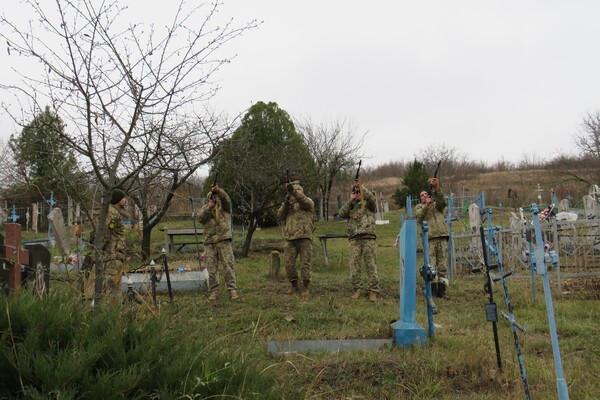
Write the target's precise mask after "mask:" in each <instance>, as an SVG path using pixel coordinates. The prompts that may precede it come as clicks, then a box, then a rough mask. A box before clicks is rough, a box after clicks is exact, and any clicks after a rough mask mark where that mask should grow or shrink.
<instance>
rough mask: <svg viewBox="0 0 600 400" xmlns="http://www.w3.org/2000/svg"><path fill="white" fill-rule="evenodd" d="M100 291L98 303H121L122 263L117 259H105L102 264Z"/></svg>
mask: <svg viewBox="0 0 600 400" xmlns="http://www.w3.org/2000/svg"><path fill="white" fill-rule="evenodd" d="M103 267H104V274H103V277H102V292H101V293H100V296H99V297H98V301H99V303H105V304H122V303H123V288H122V287H121V271H122V270H123V263H122V262H121V261H118V260H106V261H104V264H103Z"/></svg>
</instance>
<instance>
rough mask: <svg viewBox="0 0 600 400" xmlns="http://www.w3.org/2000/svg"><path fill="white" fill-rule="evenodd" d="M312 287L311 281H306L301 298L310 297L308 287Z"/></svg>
mask: <svg viewBox="0 0 600 400" xmlns="http://www.w3.org/2000/svg"><path fill="white" fill-rule="evenodd" d="M309 286H310V281H304V288H303V289H302V293H300V296H302V297H308V294H309V293H308V287H309Z"/></svg>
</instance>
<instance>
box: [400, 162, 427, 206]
mask: <svg viewBox="0 0 600 400" xmlns="http://www.w3.org/2000/svg"><path fill="white" fill-rule="evenodd" d="M428 180H429V175H428V174H427V171H426V170H425V164H423V163H422V162H419V161H417V160H414V161H413V162H412V164H411V165H409V166H408V168H407V169H406V171H405V172H404V175H403V176H402V184H403V187H402V188H397V189H396V191H395V192H394V194H393V195H392V198H393V199H394V203H395V204H397V205H398V206H399V207H405V206H406V197H407V196H412V197H413V198H419V193H420V192H421V191H423V190H427V188H428V183H427V181H428Z"/></svg>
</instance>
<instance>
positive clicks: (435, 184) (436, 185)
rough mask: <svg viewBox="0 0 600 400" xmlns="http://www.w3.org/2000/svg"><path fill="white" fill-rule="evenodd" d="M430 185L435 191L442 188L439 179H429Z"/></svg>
mask: <svg viewBox="0 0 600 400" xmlns="http://www.w3.org/2000/svg"><path fill="white" fill-rule="evenodd" d="M429 184H430V185H431V187H432V188H433V189H435V190H438V189H439V188H440V182H439V181H438V179H437V178H429Z"/></svg>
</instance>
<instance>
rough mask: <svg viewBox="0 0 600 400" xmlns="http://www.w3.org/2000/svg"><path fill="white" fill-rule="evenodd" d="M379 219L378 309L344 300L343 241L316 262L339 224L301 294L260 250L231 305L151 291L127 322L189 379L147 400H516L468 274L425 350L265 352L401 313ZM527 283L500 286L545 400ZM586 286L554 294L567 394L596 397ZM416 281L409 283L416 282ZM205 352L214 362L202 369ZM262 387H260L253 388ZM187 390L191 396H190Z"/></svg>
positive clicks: (373, 335) (512, 359)
mask: <svg viewBox="0 0 600 400" xmlns="http://www.w3.org/2000/svg"><path fill="white" fill-rule="evenodd" d="M385 218H386V219H387V220H389V221H390V223H389V224H387V225H380V226H378V228H377V234H378V238H377V243H378V247H377V251H378V269H379V276H380V280H381V286H382V298H381V299H380V300H379V301H378V302H376V303H371V302H369V301H367V299H359V300H354V299H351V298H350V296H351V295H352V288H351V285H350V279H349V273H348V265H347V264H348V251H347V246H348V244H347V240H345V239H333V240H329V242H328V250H329V251H328V252H329V265H325V263H324V259H323V255H322V251H321V246H320V244H319V241H318V240H317V239H316V237H317V236H318V235H322V234H326V233H345V232H346V222H344V221H330V222H320V223H318V224H317V230H316V232H315V243H314V257H313V282H312V286H311V296H310V297H309V298H308V299H301V298H300V297H299V296H297V295H286V294H284V292H285V290H286V289H287V287H288V283H287V282H286V280H285V279H284V277H283V275H284V274H285V273H284V269H283V267H282V269H281V275H282V276H280V278H278V279H277V278H274V277H272V276H270V272H271V265H270V260H271V254H270V250H265V251H253V252H252V253H251V255H250V257H248V258H243V259H237V260H236V271H237V279H238V286H239V289H240V295H241V298H240V299H239V300H236V301H232V300H230V299H229V298H228V297H227V295H226V293H222V296H221V297H220V298H219V300H218V301H217V302H216V303H215V304H209V303H207V301H206V293H205V292H203V291H196V292H180V293H177V292H176V293H175V295H174V299H173V301H172V302H170V301H169V298H168V297H167V296H166V295H165V294H161V295H159V301H160V308H159V310H158V311H153V312H148V310H149V309H148V308H147V307H146V306H144V305H140V306H137V307H139V310H138V311H137V314H136V315H137V316H136V317H135V318H134V320H135V321H137V323H142V322H143V321H148V320H149V319H150V320H152V319H158V320H160V321H162V322H164V323H165V328H164V329H163V330H161V331H160V332H156V333H155V335H159V336H162V337H164V338H165V340H167V341H168V342H170V343H172V344H173V345H175V342H176V343H177V344H178V345H179V346H183V348H184V351H185V350H186V349H187V353H188V354H185V356H184V355H181V354H179V353H175V352H173V353H172V354H162V355H161V356H160V357H159V358H158V359H156V365H157V366H156V368H163V367H162V366H161V365H162V364H161V363H162V362H164V363H166V365H167V366H168V365H172V366H173V368H175V364H178V363H179V364H183V365H182V366H181V368H182V370H184V371H188V372H187V373H185V374H184V375H185V376H178V377H177V378H176V379H178V380H179V381H180V382H183V383H182V384H183V386H184V387H185V388H186V390H185V391H183V390H179V391H176V392H174V393H177V395H175V394H173V395H172V397H169V396H165V395H164V394H163V395H162V396H159V395H156V396H154V397H150V398H195V399H200V398H234V399H266V398H270V399H271V398H279V399H340V400H342V399H344V400H347V399H355V400H358V399H521V398H525V393H524V389H523V384H522V380H521V375H520V373H519V362H518V359H517V356H516V352H515V344H514V340H513V335H512V331H511V329H510V326H509V325H508V322H507V321H506V320H504V319H501V320H500V321H499V322H498V329H499V341H500V349H501V359H502V364H503V370H502V371H501V370H499V369H498V366H497V363H496V353H495V348H494V340H493V333H492V325H491V323H489V322H486V316H485V310H484V304H485V303H486V302H487V296H486V295H485V294H484V292H483V276H482V275H468V276H466V277H464V278H461V279H455V280H453V281H452V282H451V287H450V291H449V294H450V299H448V300H439V301H438V305H439V308H440V313H439V314H438V315H436V316H435V323H436V330H435V338H434V339H433V340H429V341H428V342H427V343H426V344H425V345H422V346H415V347H410V348H399V347H395V346H392V347H391V348H384V349H382V350H380V351H377V352H348V353H344V352H342V353H335V354H330V353H326V352H314V353H307V354H287V355H282V356H270V355H268V354H267V351H266V345H267V341H268V340H296V339H313V340H316V339H362V338H365V339H378V338H392V330H391V327H390V324H391V323H392V322H393V321H394V320H397V319H398V318H399V313H400V307H399V283H398V282H399V276H398V275H399V269H398V263H399V261H398V249H397V248H394V247H392V244H393V242H394V240H395V238H396V235H397V234H398V232H399V225H400V214H399V212H393V213H389V214H387V215H386V216H385ZM178 225H179V226H183V225H184V224H182V223H178ZM280 238H281V233H280V229H279V228H269V229H263V230H260V231H258V232H256V235H255V240H256V246H255V249H259V248H262V247H261V246H260V243H261V242H268V241H272V240H277V239H280ZM242 239H243V237H242V235H241V234H237V235H236V237H235V246H236V247H237V246H239V244H240V242H241V240H242ZM153 242H154V245H153V248H154V249H155V250H156V252H160V248H161V247H162V242H163V238H162V236H161V234H160V231H158V230H157V231H156V235H155V237H154V241H153ZM170 260H171V265H173V266H174V267H177V264H178V263H183V262H190V261H193V260H191V255H190V254H189V253H188V254H187V255H186V254H183V255H180V256H177V257H171V258H170ZM537 279H538V281H537V282H536V287H537V294H538V295H537V301H536V302H534V301H533V300H532V295H531V282H530V281H529V280H525V279H522V280H518V279H509V280H508V290H509V291H510V296H511V301H512V304H513V307H514V315H515V319H516V320H517V321H518V322H519V323H521V324H522V325H524V326H525V327H526V328H527V333H525V334H522V333H519V340H520V342H521V346H522V353H523V360H524V365H525V368H526V372H527V381H528V384H529V389H530V393H531V398H533V399H551V398H557V384H556V375H555V367H554V358H553V350H552V344H551V340H550V334H549V326H548V319H547V312H546V305H545V302H544V296H543V288H542V282H541V280H539V279H540V277H537ZM68 282H69V280H68V279H67V280H65V279H60V281H58V282H54V281H53V283H52V284H51V285H53V287H54V289H53V290H54V291H56V290H62V288H64V287H67V289H69V290H73V291H74V289H72V287H73V286H74V284H70V283H68ZM586 282H587V283H586V285H583V284H582V285H578V284H577V283H575V284H571V285H569V288H570V293H569V294H568V295H566V294H565V295H562V294H558V293H553V295H554V311H555V315H556V321H557V325H558V334H559V340H560V351H561V355H562V357H561V359H562V364H563V370H564V376H565V379H566V382H567V383H568V387H569V394H570V398H571V399H598V398H600V388H599V387H598V383H597V382H598V381H599V379H600V340H598V337H599V334H600V323H599V322H598V321H599V317H600V302H599V301H598V300H599V297H598V290H591V288H590V285H591V286H593V285H597V283H598V282H597V281H594V280H589V279H588V280H587V281H586ZM221 283H222V282H221ZM420 284H421V278H420V277H418V278H417V285H418V286H420ZM69 285H70V288H69ZM553 288H554V289H555V285H553ZM494 296H495V300H496V303H497V304H498V307H499V311H500V310H505V311H506V305H505V303H504V297H503V294H502V288H501V285H500V284H496V285H494ZM7 309H8V307H7ZM417 322H418V323H419V324H420V325H421V326H423V327H425V328H426V327H427V318H426V308H425V301H424V298H423V296H422V295H421V294H420V293H418V294H417ZM155 340H156V337H155ZM198 342H200V343H202V345H201V348H200V349H199V348H198V347H196V346H195V344H196V343H198ZM207 354H213V355H214V354H216V355H218V357H217V358H213V359H212V360H213V361H210V362H209V359H207V358H205V357H206V356H207ZM163 358H165V360H163ZM214 360H218V361H214ZM192 364H202V366H203V369H202V373H196V374H194V373H191V372H189V371H192V370H193V368H192ZM159 366H160V367H159ZM224 370H227V371H229V372H228V375H219V372H221V371H224ZM207 371H208V372H207ZM163 373H167V372H166V371H164V372H163ZM217 376H218V377H219V378H217ZM216 380H220V381H221V384H222V385H221V386H219V389H215V391H213V392H208V393H210V394H209V395H207V394H206V393H207V392H202V393H205V394H202V395H201V394H199V393H200V388H201V387H204V388H205V389H206V388H207V387H212V386H211V385H213V384H216V382H215V381H216ZM260 380H265V382H268V385H267V386H264V387H263V386H261V385H259V384H257V383H256V382H257V381H260ZM138 381H142V379H141V378H140V379H138ZM192 382H195V385H192ZM190 386H192V387H194V388H197V390H196V389H194V390H191V389H189V387H190ZM267 392H268V393H269V395H268V396H267ZM274 393H276V394H274ZM49 398H50V397H49ZM52 398H58V397H56V396H55V397H52ZM67 398H68V396H67ZM140 398H146V397H140Z"/></svg>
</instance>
